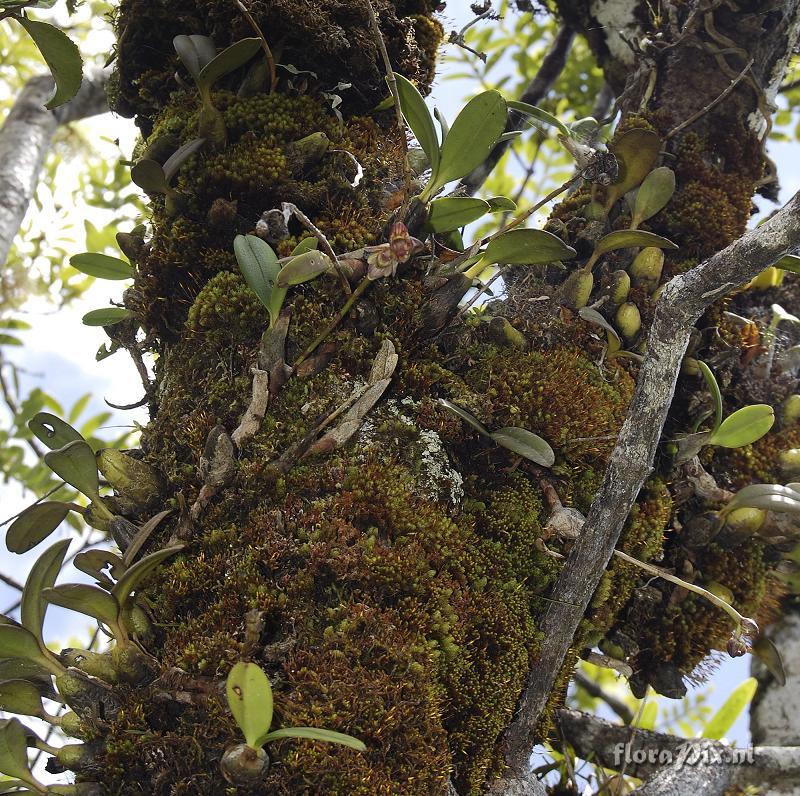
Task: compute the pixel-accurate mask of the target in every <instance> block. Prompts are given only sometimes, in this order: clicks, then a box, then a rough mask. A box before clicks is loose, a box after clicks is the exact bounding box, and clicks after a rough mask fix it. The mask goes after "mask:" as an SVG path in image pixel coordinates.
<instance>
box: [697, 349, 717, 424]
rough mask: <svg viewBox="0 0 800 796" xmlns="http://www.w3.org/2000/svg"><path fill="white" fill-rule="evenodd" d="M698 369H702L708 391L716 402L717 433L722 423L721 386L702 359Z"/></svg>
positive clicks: (698, 361) (715, 421)
mask: <svg viewBox="0 0 800 796" xmlns="http://www.w3.org/2000/svg"><path fill="white" fill-rule="evenodd" d="M697 367H698V368H700V372H701V373H702V374H703V378H704V379H705V380H706V386H707V387H708V391H709V392H710V393H711V398H712V399H713V401H714V431H716V430H717V429H718V428H719V427H720V424H721V423H722V393H721V392H720V391H719V384H717V379H716V377H715V376H714V374H713V373H712V371H711V368H710V367H708V365H706V363H705V362H703V361H702V360H701V359H698V360H697Z"/></svg>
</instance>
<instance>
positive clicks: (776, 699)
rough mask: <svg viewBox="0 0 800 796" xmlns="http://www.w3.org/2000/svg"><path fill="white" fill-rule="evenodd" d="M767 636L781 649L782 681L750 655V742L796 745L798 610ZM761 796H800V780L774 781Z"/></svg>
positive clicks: (799, 735)
mask: <svg viewBox="0 0 800 796" xmlns="http://www.w3.org/2000/svg"><path fill="white" fill-rule="evenodd" d="M769 637H770V638H771V639H772V641H773V642H774V643H775V645H776V646H777V647H778V649H779V650H780V652H781V656H782V658H783V665H784V669H785V672H786V685H785V686H781V685H780V684H779V683H778V682H777V681H776V680H775V679H774V678H773V677H772V675H770V674H769V672H767V671H766V669H765V667H764V666H762V665H761V664H760V663H759V662H758V661H757V660H756V659H753V674H754V675H755V676H756V677H758V679H759V681H760V687H759V691H758V693H757V694H756V698H755V700H754V701H753V705H752V708H751V712H750V729H751V732H752V734H753V743H759V744H770V745H772V746H800V613H798V612H797V611H796V610H795V611H793V612H791V613H789V614H787V615H786V616H784V617H783V618H782V619H781V620H780V622H778V623H777V625H775V627H773V628H771V629H770V631H769ZM797 779H798V780H799V781H800V777H798V778H797ZM765 796H800V784H798V781H795V782H784V783H779V784H775V785H773V786H772V787H771V788H770V789H769V790H768V791H765Z"/></svg>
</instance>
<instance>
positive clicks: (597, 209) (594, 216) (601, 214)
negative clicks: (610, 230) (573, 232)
mask: <svg viewBox="0 0 800 796" xmlns="http://www.w3.org/2000/svg"><path fill="white" fill-rule="evenodd" d="M582 215H583V217H584V218H585V219H586V220H587V221H605V220H606V211H605V209H604V208H603V205H601V204H600V202H589V204H588V205H586V206H585V207H584V208H583V212H582Z"/></svg>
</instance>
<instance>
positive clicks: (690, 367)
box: [681, 357, 700, 376]
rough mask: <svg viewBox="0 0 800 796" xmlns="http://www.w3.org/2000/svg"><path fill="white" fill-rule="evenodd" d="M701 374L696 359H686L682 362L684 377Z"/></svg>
mask: <svg viewBox="0 0 800 796" xmlns="http://www.w3.org/2000/svg"><path fill="white" fill-rule="evenodd" d="M699 373H700V366H699V365H698V364H697V360H696V359H695V358H694V357H684V358H683V362H681V374H682V375H684V376H697V375H699Z"/></svg>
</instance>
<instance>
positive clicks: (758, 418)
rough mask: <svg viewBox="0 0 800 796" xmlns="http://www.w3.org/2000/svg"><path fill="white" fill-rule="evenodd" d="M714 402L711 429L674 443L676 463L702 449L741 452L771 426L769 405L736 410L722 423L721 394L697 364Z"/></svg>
mask: <svg viewBox="0 0 800 796" xmlns="http://www.w3.org/2000/svg"><path fill="white" fill-rule="evenodd" d="M697 365H698V367H699V369H700V372H701V373H702V374H703V378H704V379H705V381H706V385H707V386H708V389H709V392H710V393H711V396H712V399H713V401H714V426H713V428H712V429H711V431H700V432H697V433H693V434H686V435H684V436H683V437H679V438H677V439H676V440H675V442H676V443H677V452H676V461H677V462H678V463H680V462H685V461H688V460H689V459H691V458H692V457H693V456H696V455H697V454H698V453H699V452H700V450H701V449H702V448H704V447H705V446H706V445H718V446H719V447H721V448H741V447H744V446H745V445H751V444H752V443H754V442H756V441H758V440H760V439H761V437H763V436H764V435H765V434H766V433H767V432H768V431H769V430H770V429H771V428H772V426H773V424H774V423H775V410H774V409H773V408H772V407H771V406H770V405H769V404H752V405H750V406H744V407H742V408H741V409H737V410H736V411H735V412H734V413H733V414H730V415H728V417H726V418H725V419H724V420H723V419H722V394H721V392H720V389H719V385H718V384H717V380H716V378H715V377H714V374H713V373H712V371H711V368H709V367H708V365H706V364H705V362H701V361H699V360H698V361H697Z"/></svg>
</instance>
